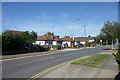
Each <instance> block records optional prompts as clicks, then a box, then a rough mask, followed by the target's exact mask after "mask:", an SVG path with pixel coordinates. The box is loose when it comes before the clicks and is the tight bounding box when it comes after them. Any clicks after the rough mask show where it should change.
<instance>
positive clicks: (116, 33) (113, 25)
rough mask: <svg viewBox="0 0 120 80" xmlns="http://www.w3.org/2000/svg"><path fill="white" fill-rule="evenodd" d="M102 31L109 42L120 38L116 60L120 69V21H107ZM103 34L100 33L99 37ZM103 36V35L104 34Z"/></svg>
mask: <svg viewBox="0 0 120 80" xmlns="http://www.w3.org/2000/svg"><path fill="white" fill-rule="evenodd" d="M101 33H102V34H103V35H104V36H106V39H107V40H109V41H108V42H111V41H112V40H113V42H114V43H115V42H116V39H118V52H117V54H116V61H117V63H118V66H119V69H120V23H118V22H110V21H107V22H105V23H104V27H103V28H102V29H101ZM100 36H101V34H100V35H98V38H99V37H100ZM102 37H103V36H102Z"/></svg>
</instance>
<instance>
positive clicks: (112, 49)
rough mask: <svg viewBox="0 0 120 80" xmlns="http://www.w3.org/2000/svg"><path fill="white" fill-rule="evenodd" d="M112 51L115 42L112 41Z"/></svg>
mask: <svg viewBox="0 0 120 80" xmlns="http://www.w3.org/2000/svg"><path fill="white" fill-rule="evenodd" d="M112 50H113V40H112Z"/></svg>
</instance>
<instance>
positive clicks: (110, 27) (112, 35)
mask: <svg viewBox="0 0 120 80" xmlns="http://www.w3.org/2000/svg"><path fill="white" fill-rule="evenodd" d="M119 31H120V30H119V29H118V23H117V22H110V21H107V22H105V23H104V26H103V28H102V29H101V33H100V34H99V35H98V36H97V43H99V42H100V40H102V41H103V42H106V40H107V41H108V44H112V40H113V43H116V38H117V39H118V38H119Z"/></svg>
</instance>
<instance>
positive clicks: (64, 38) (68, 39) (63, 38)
mask: <svg viewBox="0 0 120 80" xmlns="http://www.w3.org/2000/svg"><path fill="white" fill-rule="evenodd" d="M61 39H62V40H63V41H73V39H72V37H71V38H70V37H69V36H64V37H62V38H61Z"/></svg>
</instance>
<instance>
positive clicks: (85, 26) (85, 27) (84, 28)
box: [84, 25, 86, 37]
mask: <svg viewBox="0 0 120 80" xmlns="http://www.w3.org/2000/svg"><path fill="white" fill-rule="evenodd" d="M84 32H85V37H86V25H84Z"/></svg>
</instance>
